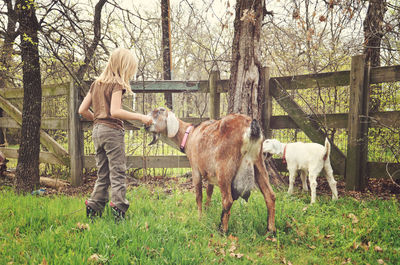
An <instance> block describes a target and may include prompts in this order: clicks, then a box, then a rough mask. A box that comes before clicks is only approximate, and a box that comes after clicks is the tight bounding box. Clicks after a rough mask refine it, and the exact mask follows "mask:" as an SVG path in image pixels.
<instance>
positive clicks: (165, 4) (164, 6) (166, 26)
mask: <svg viewBox="0 0 400 265" xmlns="http://www.w3.org/2000/svg"><path fill="white" fill-rule="evenodd" d="M170 21H171V16H170V4H169V0H161V24H162V26H161V28H162V42H161V47H162V54H163V79H164V80H171V23H170ZM164 98H165V102H166V105H167V107H168V108H169V109H171V110H172V108H173V105H172V93H171V92H166V93H164Z"/></svg>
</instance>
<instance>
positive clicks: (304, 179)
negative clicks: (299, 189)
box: [300, 170, 308, 191]
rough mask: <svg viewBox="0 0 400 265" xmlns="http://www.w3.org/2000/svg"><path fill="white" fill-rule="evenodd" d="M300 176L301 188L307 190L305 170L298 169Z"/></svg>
mask: <svg viewBox="0 0 400 265" xmlns="http://www.w3.org/2000/svg"><path fill="white" fill-rule="evenodd" d="M300 178H301V183H302V184H303V190H304V191H308V185H307V172H305V171H304V170H301V171H300Z"/></svg>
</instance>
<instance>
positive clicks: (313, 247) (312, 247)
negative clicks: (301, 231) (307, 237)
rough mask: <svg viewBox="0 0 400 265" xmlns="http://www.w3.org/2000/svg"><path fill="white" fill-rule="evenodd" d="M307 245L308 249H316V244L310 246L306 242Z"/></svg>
mask: <svg viewBox="0 0 400 265" xmlns="http://www.w3.org/2000/svg"><path fill="white" fill-rule="evenodd" d="M307 247H309V248H310V249H316V248H317V247H316V246H310V245H308V244H307Z"/></svg>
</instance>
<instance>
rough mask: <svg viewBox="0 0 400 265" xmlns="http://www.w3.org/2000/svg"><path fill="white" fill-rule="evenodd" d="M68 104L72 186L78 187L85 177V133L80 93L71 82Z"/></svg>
mask: <svg viewBox="0 0 400 265" xmlns="http://www.w3.org/2000/svg"><path fill="white" fill-rule="evenodd" d="M68 101H69V103H68V151H69V155H70V161H71V162H70V172H71V185H72V186H74V187H77V186H79V185H81V183H82V175H83V154H82V151H83V148H81V147H82V146H83V143H82V141H83V132H82V129H81V123H80V119H79V116H78V108H79V93H78V89H77V88H76V87H75V85H74V81H71V84H70V88H69V100H68Z"/></svg>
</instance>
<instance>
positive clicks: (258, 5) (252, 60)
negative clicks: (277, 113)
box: [228, 0, 264, 121]
mask: <svg viewBox="0 0 400 265" xmlns="http://www.w3.org/2000/svg"><path fill="white" fill-rule="evenodd" d="M262 2H263V1H262V0H254V1H253V0H237V3H236V15H235V21H234V31H235V32H234V37H233V45H232V66H231V76H230V80H229V99H228V112H229V113H243V114H246V115H249V116H251V117H253V118H254V119H257V120H259V121H261V113H262V111H261V108H262V105H261V102H262V98H263V89H262V85H261V83H262V82H260V75H261V69H262V65H261V62H260V33H261V23H262V20H263V17H264V13H263V10H264V8H263V4H262Z"/></svg>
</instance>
